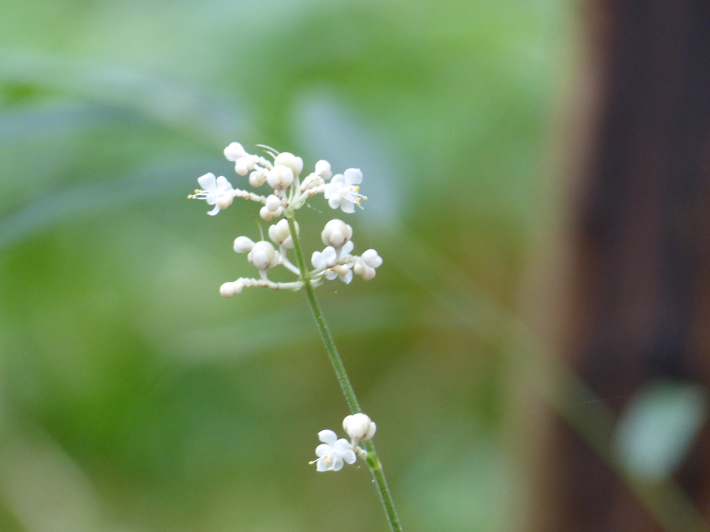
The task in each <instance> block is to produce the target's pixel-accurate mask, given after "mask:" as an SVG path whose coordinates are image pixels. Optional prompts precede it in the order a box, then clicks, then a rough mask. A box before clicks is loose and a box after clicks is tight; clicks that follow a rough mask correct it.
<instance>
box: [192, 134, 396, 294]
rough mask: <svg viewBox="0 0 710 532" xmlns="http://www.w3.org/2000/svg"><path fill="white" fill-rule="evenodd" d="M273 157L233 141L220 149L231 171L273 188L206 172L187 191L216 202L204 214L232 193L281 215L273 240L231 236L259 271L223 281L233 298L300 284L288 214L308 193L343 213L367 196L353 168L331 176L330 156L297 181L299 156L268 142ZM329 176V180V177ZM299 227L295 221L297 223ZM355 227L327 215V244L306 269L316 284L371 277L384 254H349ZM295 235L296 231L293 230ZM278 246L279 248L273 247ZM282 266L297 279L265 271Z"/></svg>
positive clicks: (268, 216)
mask: <svg viewBox="0 0 710 532" xmlns="http://www.w3.org/2000/svg"><path fill="white" fill-rule="evenodd" d="M262 147H263V148H264V149H265V151H266V153H267V154H268V155H269V156H270V157H271V158H272V159H273V162H272V161H270V160H268V159H267V158H265V157H261V156H258V155H252V154H249V153H247V152H246V151H245V150H244V147H243V146H242V145H241V144H239V143H238V142H232V143H231V144H230V145H229V146H227V147H226V148H225V149H224V155H225V157H226V158H227V160H228V161H232V162H234V163H235V171H236V172H237V174H239V175H241V176H245V175H246V174H247V173H249V183H250V184H251V185H252V186H253V187H261V186H263V185H264V184H268V186H269V187H271V188H272V189H273V192H272V193H270V194H268V195H259V194H255V193H253V192H249V191H246V190H241V189H238V188H234V187H233V186H232V184H231V183H230V182H229V181H228V180H227V178H225V177H224V176H219V177H215V175H214V174H212V173H209V174H205V175H203V176H202V177H200V178H198V179H197V182H198V183H199V184H200V187H201V188H200V189H198V190H196V191H195V194H193V195H190V196H188V198H192V199H201V200H205V201H206V202H207V204H208V205H214V209H212V210H211V211H210V212H208V213H207V214H209V215H211V216H214V215H216V214H217V213H219V211H220V210H222V209H226V208H227V207H229V206H230V205H231V204H232V202H233V200H234V198H244V199H246V200H250V201H254V202H257V203H261V204H262V205H263V206H262V207H261V210H260V211H259V215H260V216H261V218H263V219H264V220H265V221H267V222H270V221H271V220H274V219H277V218H282V219H281V220H280V221H278V222H277V223H275V224H274V225H272V226H271V227H269V230H268V234H269V238H270V239H271V241H272V242H273V244H272V243H271V242H269V241H267V240H265V239H264V237H263V235H262V239H261V240H260V241H259V242H254V241H252V240H251V239H250V238H248V237H246V236H240V237H239V238H237V239H236V240H235V241H234V251H236V252H237V253H248V255H247V259H248V260H249V262H250V263H251V264H252V265H253V266H255V267H256V268H257V269H258V270H259V274H260V278H259V279H249V278H239V279H237V280H236V281H233V282H228V283H224V284H223V285H222V286H221V287H220V293H221V294H222V296H224V297H232V296H233V295H235V294H238V293H240V292H241V291H242V289H243V288H244V287H247V286H262V287H267V288H271V289H272V290H279V289H292V290H298V289H299V288H301V287H303V283H304V280H303V279H302V278H300V277H301V272H300V270H299V268H298V267H296V265H294V264H293V263H292V262H291V261H290V260H289V259H288V256H287V251H288V250H289V249H292V248H293V247H294V244H293V237H292V235H291V231H290V229H289V223H288V220H287V218H292V217H293V215H294V212H295V211H296V210H297V209H300V208H301V207H303V206H304V205H305V204H306V202H307V201H308V199H309V198H311V197H312V196H315V195H316V194H321V193H322V194H323V195H324V197H325V199H327V200H328V205H330V207H331V208H333V209H338V208H340V209H341V210H342V211H343V212H345V213H353V212H355V206H356V205H357V206H358V207H360V208H362V206H361V205H360V203H361V201H363V200H366V199H367V197H366V196H363V195H362V194H360V187H359V184H360V183H361V182H362V172H361V171H360V170H357V169H355V168H350V169H348V170H345V172H344V173H343V174H338V175H336V176H333V174H332V172H331V169H330V163H329V162H328V161H318V162H317V163H316V166H315V171H314V172H312V173H310V174H309V175H307V176H306V177H305V178H303V180H301V172H302V171H303V160H302V159H301V158H300V157H296V156H295V155H293V154H291V153H287V152H284V153H278V152H276V151H275V150H273V149H272V148H269V147H268V146H262ZM331 178H332V179H331ZM296 230H297V232H298V224H296ZM352 235H353V230H352V227H350V226H349V225H348V224H346V223H345V222H343V221H342V220H338V219H334V220H330V221H329V222H328V223H327V224H326V225H325V228H324V229H323V232H322V233H321V238H322V240H323V243H324V244H325V245H326V246H327V247H326V248H325V249H324V250H323V251H322V252H321V251H316V252H315V253H313V256H312V257H311V263H312V265H313V268H314V270H312V271H309V272H308V277H309V278H310V279H311V282H312V284H314V285H318V284H320V283H321V282H322V281H323V279H327V280H332V279H335V278H336V277H337V278H339V279H340V280H341V281H343V282H345V283H350V281H351V280H352V278H353V273H354V274H355V275H359V276H361V277H362V278H363V279H364V280H370V279H372V278H373V277H375V273H376V272H375V270H376V269H377V268H378V267H379V266H380V265H381V264H382V258H381V257H380V256H379V255H378V254H377V251H375V250H374V249H368V250H367V251H365V252H364V253H363V254H362V255H359V256H358V255H353V254H352V251H353V249H354V247H355V246H354V244H353V242H352V240H351V239H352ZM296 237H297V238H298V235H296ZM277 246H278V250H277ZM279 265H280V266H284V267H285V268H286V269H288V270H290V271H291V272H293V273H294V274H296V275H298V276H299V279H298V280H297V281H295V282H291V283H277V282H273V281H270V280H269V279H268V276H267V270H269V269H271V268H274V267H276V266H279Z"/></svg>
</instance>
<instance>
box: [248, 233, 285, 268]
mask: <svg viewBox="0 0 710 532" xmlns="http://www.w3.org/2000/svg"><path fill="white" fill-rule="evenodd" d="M247 258H248V259H249V262H251V263H252V264H253V265H254V266H256V267H257V268H258V269H259V270H262V271H264V270H268V269H269V268H273V267H274V266H276V265H277V264H278V263H279V258H280V257H279V254H278V253H277V252H276V250H275V249H274V246H273V245H272V244H271V242H267V241H266V240H262V241H260V242H257V243H256V244H254V247H253V248H252V250H251V251H250V252H249V255H247Z"/></svg>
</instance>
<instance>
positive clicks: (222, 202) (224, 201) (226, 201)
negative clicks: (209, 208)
mask: <svg viewBox="0 0 710 532" xmlns="http://www.w3.org/2000/svg"><path fill="white" fill-rule="evenodd" d="M233 200H234V196H232V195H231V194H220V196H219V197H218V198H217V206H218V207H219V208H220V209H226V208H227V207H229V206H230V205H231V204H232V201H233Z"/></svg>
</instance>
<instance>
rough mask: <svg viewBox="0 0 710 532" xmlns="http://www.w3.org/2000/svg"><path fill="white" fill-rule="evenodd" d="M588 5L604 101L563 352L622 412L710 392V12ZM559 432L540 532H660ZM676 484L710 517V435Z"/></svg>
mask: <svg viewBox="0 0 710 532" xmlns="http://www.w3.org/2000/svg"><path fill="white" fill-rule="evenodd" d="M586 7H587V8H588V14H589V19H588V22H589V24H588V25H587V27H588V29H589V31H590V36H591V42H592V43H593V46H594V47H596V48H597V49H596V50H592V54H593V55H595V56H596V57H597V61H595V63H594V66H593V68H594V70H595V76H596V79H597V80H599V81H600V83H599V85H598V86H599V87H600V91H599V92H598V94H597V95H596V104H595V107H596V109H595V111H594V113H593V122H594V124H593V127H592V133H591V135H590V136H589V137H588V139H587V140H586V141H585V142H586V146H585V147H584V161H586V162H585V163H584V168H583V170H582V172H581V189H580V190H579V191H578V193H579V195H578V197H577V198H576V201H578V203H576V204H575V206H574V216H573V218H572V227H571V232H572V240H573V243H574V248H573V260H572V261H571V266H570V268H571V269H572V272H571V278H572V283H571V291H570V294H569V295H570V296H571V297H570V298H569V299H568V301H569V305H568V307H567V308H566V312H565V314H564V316H561V320H562V321H563V322H564V323H565V327H566V328H567V330H568V331H571V333H570V334H568V336H567V338H566V339H565V341H564V344H563V346H562V351H563V353H564V354H565V357H566V361H568V362H570V363H571V364H572V366H573V369H574V370H575V371H576V372H577V373H578V374H579V375H580V376H581V377H582V379H583V380H584V381H585V382H586V383H587V384H588V385H589V386H590V387H591V388H592V389H593V390H594V392H596V393H597V394H598V395H599V396H600V397H601V398H603V399H604V400H605V401H606V402H607V404H609V405H610V406H611V407H612V409H613V410H614V411H615V413H617V414H619V413H620V412H621V410H622V409H623V408H624V406H625V404H627V402H628V400H629V399H630V398H631V397H632V396H633V394H634V393H635V392H636V391H637V390H638V389H639V387H641V386H642V385H644V384H646V383H648V382H652V381H654V380H662V379H674V380H682V381H686V382H695V383H702V384H703V385H704V386H706V387H707V386H710V0H589V2H588V3H587V6H586ZM550 430H551V432H550V434H549V435H548V439H547V443H546V446H547V447H546V455H547V457H548V458H547V461H546V464H545V468H544V475H545V478H544V479H541V481H542V482H543V483H544V486H543V487H544V489H543V490H542V491H543V492H544V493H545V496H544V500H542V499H541V500H539V501H537V504H538V508H537V514H538V515H537V517H538V519H536V520H535V525H534V527H533V528H534V529H535V530H536V531H538V532H542V531H545V532H575V531H579V532H582V531H584V532H597V531H598V532H602V531H604V532H612V531H624V532H632V531H644V532H647V531H656V530H661V528H660V526H659V525H658V524H657V523H656V522H655V521H654V519H653V518H652V517H651V515H650V514H649V512H648V511H647V509H646V508H644V507H643V506H642V505H641V504H640V502H639V501H638V500H637V499H636V498H635V497H634V495H633V494H632V493H631V492H630V490H629V489H628V488H627V487H626V485H625V484H624V482H622V481H621V480H620V479H619V478H618V476H617V475H616V474H615V473H614V472H613V471H612V470H611V469H610V468H609V467H607V466H606V465H605V464H604V463H603V461H602V460H601V459H600V458H599V457H598V456H597V455H596V454H595V453H594V452H593V451H591V450H590V449H589V448H588V446H587V445H585V443H584V442H583V441H582V440H581V439H580V438H579V437H578V435H577V434H575V433H574V432H573V431H572V430H571V429H570V428H569V427H568V426H567V425H566V424H565V423H564V422H563V421H561V420H555V421H553V422H552V424H551V427H550ZM675 480H676V481H677V483H678V484H679V485H680V486H681V488H682V489H683V491H684V492H685V493H686V494H687V496H688V497H689V499H690V500H691V501H692V502H693V503H694V504H695V505H696V506H697V507H698V508H699V509H700V511H701V512H702V513H703V514H704V515H705V517H706V518H710V429H709V427H707V426H705V427H704V428H703V429H702V431H701V434H700V437H699V438H698V439H697V440H696V441H695V442H694V444H693V446H692V448H691V450H690V452H689V454H688V455H687V456H686V458H685V461H684V463H683V465H682V467H681V469H680V470H679V471H678V473H677V474H676V476H675ZM689 532H690V531H689Z"/></svg>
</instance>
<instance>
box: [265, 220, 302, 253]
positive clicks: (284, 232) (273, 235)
mask: <svg viewBox="0 0 710 532" xmlns="http://www.w3.org/2000/svg"><path fill="white" fill-rule="evenodd" d="M298 232H299V229H298V222H296V233H298ZM269 238H270V239H271V240H273V241H274V242H276V243H277V244H278V245H279V246H281V245H284V246H286V247H287V248H292V247H293V239H292V238H291V230H290V228H289V226H288V220H286V219H285V218H284V219H283V220H281V221H280V222H279V223H277V224H274V225H272V226H271V227H269Z"/></svg>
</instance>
